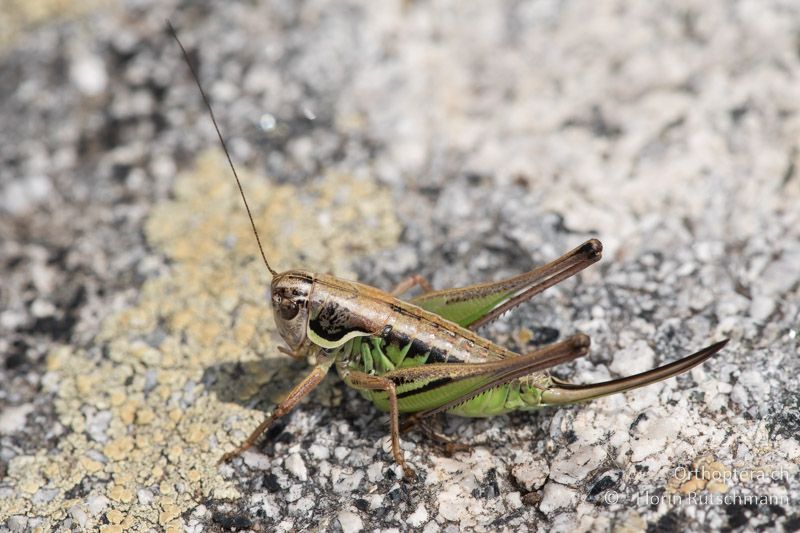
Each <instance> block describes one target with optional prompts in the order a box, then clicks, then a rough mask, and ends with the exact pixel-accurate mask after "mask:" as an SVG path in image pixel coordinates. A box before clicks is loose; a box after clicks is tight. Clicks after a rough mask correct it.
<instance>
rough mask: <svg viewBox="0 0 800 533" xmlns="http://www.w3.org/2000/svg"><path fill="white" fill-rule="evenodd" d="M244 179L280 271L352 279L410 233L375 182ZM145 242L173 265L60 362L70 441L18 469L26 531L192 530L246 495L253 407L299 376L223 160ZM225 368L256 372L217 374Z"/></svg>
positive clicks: (18, 507)
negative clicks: (194, 512)
mask: <svg viewBox="0 0 800 533" xmlns="http://www.w3.org/2000/svg"><path fill="white" fill-rule="evenodd" d="M242 181H243V185H244V187H245V190H246V191H247V195H248V200H249V201H250V204H251V207H252V209H253V214H254V217H255V219H256V224H257V226H258V228H259V230H260V232H261V237H262V242H263V243H264V246H265V250H266V252H267V254H268V255H269V259H270V261H271V262H272V264H273V266H275V267H276V268H277V269H279V270H281V269H286V268H290V267H300V266H302V267H306V268H308V269H311V270H316V271H324V272H334V273H336V274H338V275H342V276H347V275H348V274H350V273H349V272H348V270H347V265H348V264H349V263H350V262H351V261H352V259H353V257H354V255H357V254H359V253H362V252H368V251H372V250H375V249H377V248H380V247H384V246H387V245H389V244H391V243H393V242H395V241H396V239H397V237H398V235H399V227H398V224H397V222H396V221H395V218H394V215H393V212H392V208H391V203H390V198H389V196H388V195H387V194H386V193H385V192H383V191H380V190H378V189H377V188H376V186H375V185H374V184H373V183H371V182H369V181H367V180H364V179H356V178H354V177H352V176H342V175H335V174H330V175H327V176H325V177H324V178H323V179H321V180H320V181H319V182H318V183H316V184H313V185H310V186H308V187H306V188H303V189H298V188H296V187H294V186H290V185H281V186H276V185H270V184H269V182H268V180H267V179H266V178H264V177H263V176H254V175H247V174H245V175H244V176H243V177H242ZM145 233H146V236H147V239H148V241H149V243H150V244H151V245H152V246H153V247H154V248H155V249H156V251H157V253H160V254H164V255H165V256H166V257H167V259H168V261H167V267H166V268H165V269H164V272H163V273H162V274H161V275H160V276H158V277H155V278H153V279H149V280H148V281H147V282H146V283H144V285H143V286H142V288H141V292H140V294H139V296H138V299H137V302H136V304H135V305H134V306H132V307H129V308H126V309H122V310H119V311H117V312H113V313H110V314H109V316H108V317H107V318H106V319H105V320H104V322H103V323H102V325H101V327H100V331H99V334H98V335H97V339H96V347H97V348H98V349H96V350H90V351H84V350H78V349H75V348H73V347H70V346H65V347H61V348H58V349H55V350H54V351H53V352H52V353H51V354H50V356H49V359H48V366H49V368H48V370H49V372H48V374H47V376H46V378H45V382H46V383H47V384H48V386H49V387H51V389H52V390H54V391H55V392H56V397H57V400H56V410H57V413H58V416H59V420H60V423H61V424H63V425H64V426H65V427H66V428H67V429H68V431H67V432H66V434H67V436H66V437H64V438H62V439H61V440H60V441H59V443H58V445H57V448H56V449H53V450H41V451H39V452H38V453H37V454H36V455H33V456H19V457H16V458H14V459H13V460H12V461H11V463H10V465H9V468H8V476H9V478H10V480H11V481H12V483H13V484H14V485H15V486H16V487H18V489H19V490H18V491H17V494H16V495H15V496H14V497H13V498H12V499H10V500H6V501H4V502H2V503H0V517H6V516H13V515H24V516H29V517H40V520H34V521H32V522H29V523H30V524H35V525H37V526H38V527H40V528H42V529H49V528H51V527H52V526H53V525H55V524H58V523H60V522H61V521H62V520H65V519H72V520H73V523H77V524H79V525H81V527H82V528H85V529H96V528H100V529H101V530H104V531H122V530H132V531H137V530H150V529H151V528H153V527H160V528H163V529H164V530H167V531H178V530H181V531H182V530H183V525H184V524H183V520H184V518H183V516H184V513H185V512H186V511H187V510H190V509H192V508H193V507H195V506H196V505H198V503H199V502H200V501H202V500H204V499H206V498H236V497H237V496H238V493H237V491H236V489H235V487H234V484H233V483H232V482H230V481H229V480H226V479H224V478H223V477H222V476H221V475H220V472H219V467H218V466H217V464H216V462H217V460H218V459H219V457H220V455H221V454H222V453H223V452H224V451H226V450H230V449H232V448H233V447H234V446H235V445H236V444H238V440H239V438H240V436H241V434H242V432H247V431H249V429H251V428H253V427H255V425H256V424H257V423H258V422H259V421H260V419H261V417H262V416H263V413H262V412H260V411H257V410H251V409H247V408H244V407H242V406H241V403H244V402H245V401H247V400H248V399H250V398H252V397H254V396H255V395H257V394H259V395H261V396H260V397H261V398H263V399H267V400H269V401H275V400H276V399H278V398H279V396H280V395H281V394H282V393H283V392H285V391H286V389H287V387H288V386H289V384H290V382H291V381H293V380H296V379H297V378H298V376H296V375H294V374H293V373H292V372H291V368H290V367H289V366H287V365H286V364H284V361H283V359H278V358H285V356H283V355H281V354H280V353H279V352H278V351H277V349H276V348H277V343H278V339H277V334H276V333H275V332H274V329H273V322H272V316H271V311H270V309H269V307H268V301H267V290H268V283H269V276H268V274H267V272H266V269H265V268H264V265H263V264H262V263H261V261H260V257H259V256H258V250H257V247H256V244H255V241H254V238H253V235H252V231H251V229H250V225H249V222H248V220H247V218H246V216H245V213H244V210H243V208H242V205H241V199H240V198H239V196H238V191H237V190H236V188H235V186H234V185H233V184H232V183H231V178H230V176H229V171H228V169H227V168H226V166H225V165H224V164H223V159H222V158H221V157H220V156H219V154H217V153H213V154H206V155H204V156H203V157H201V158H200V159H199V160H198V162H197V165H196V169H195V170H194V171H193V172H191V173H188V174H185V175H183V176H181V177H179V178H178V180H177V183H176V185H175V190H174V198H173V199H172V200H170V201H167V202H164V203H163V204H161V205H158V206H155V208H154V209H153V211H152V213H151V215H150V217H149V218H148V220H147V222H146V226H145ZM226 363H227V364H230V365H231V366H237V365H238V367H239V368H241V369H244V370H245V371H244V372H241V371H240V372H237V373H235V375H234V373H230V374H228V373H225V372H220V371H219V370H218V369H219V368H222V367H224V365H225V364H226ZM215 369H216V370H215ZM208 372H214V373H215V374H214V376H215V385H214V388H209V387H207V386H206V384H204V382H203V381H204V376H207V375H208V374H207V373H208ZM87 487H88V489H87Z"/></svg>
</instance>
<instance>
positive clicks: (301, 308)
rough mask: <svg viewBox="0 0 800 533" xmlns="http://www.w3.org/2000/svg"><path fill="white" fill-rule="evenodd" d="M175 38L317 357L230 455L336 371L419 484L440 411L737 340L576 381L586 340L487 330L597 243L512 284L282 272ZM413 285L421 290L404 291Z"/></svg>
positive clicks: (283, 312)
mask: <svg viewBox="0 0 800 533" xmlns="http://www.w3.org/2000/svg"><path fill="white" fill-rule="evenodd" d="M167 26H168V30H169V32H170V33H171V34H172V36H173V37H174V38H175V40H176V41H177V43H178V46H179V47H180V49H181V52H182V53H183V56H184V59H185V61H186V63H187V65H188V66H189V69H190V71H191V73H192V76H193V78H194V80H195V82H196V83H197V86H198V88H199V90H200V94H201V96H202V98H203V101H204V103H205V106H206V107H207V109H208V112H209V115H210V117H211V120H212V122H213V124H214V128H215V130H216V132H217V135H218V137H219V140H220V143H221V145H222V148H223V151H224V152H225V155H226V157H227V159H228V163H229V165H230V168H231V171H232V174H233V177H234V179H235V181H236V185H237V187H238V189H239V193H240V195H241V197H242V201H243V204H244V207H245V211H246V212H247V215H248V217H249V219H250V224H251V226H252V228H253V235H254V236H255V240H256V244H257V245H258V249H259V252H260V253H261V258H262V260H263V262H264V265H265V266H266V269H267V271H268V272H269V275H270V276H271V278H272V279H271V283H270V289H271V291H270V294H271V296H270V299H271V304H272V310H273V314H274V319H275V325H276V327H277V330H278V332H279V333H280V335H281V337H282V338H283V340H284V341H285V342H286V344H287V345H288V348H283V347H281V348H280V350H281V351H282V352H284V353H285V354H287V355H290V356H292V357H296V358H305V359H308V360H309V361H314V366H313V368H312V369H311V372H309V373H308V375H307V376H306V377H305V378H303V379H302V380H301V381H300V382H299V383H298V384H297V385H296V386H295V387H294V388H293V389H292V390H291V391H290V392H289V394H288V395H287V397H286V399H284V400H283V401H282V402H281V403H280V404H279V405H278V406H277V407H275V409H274V411H273V412H272V414H270V415H269V416H267V417H266V419H265V420H264V421H263V422H262V423H261V424H260V425H259V426H258V427H257V428H256V429H255V430H253V432H252V433H251V434H250V436H249V437H248V438H247V439H246V440H245V441H244V442H243V443H242V444H241V445H240V446H239V447H238V448H236V449H235V450H232V451H230V452H228V453H226V454H224V455H223V456H222V458H221V459H220V462H224V461H227V460H229V459H231V458H234V457H236V456H238V455H240V454H241V453H242V452H244V451H245V450H247V449H248V448H250V447H251V446H253V444H255V443H256V441H257V440H258V438H259V436H260V435H261V434H262V433H264V432H265V431H267V430H268V429H269V428H270V427H271V426H272V425H273V424H274V423H275V421H276V420H278V419H279V418H281V417H282V416H285V415H286V414H287V413H289V411H291V410H292V409H293V408H294V407H295V406H296V405H297V404H298V403H300V401H301V400H302V399H303V398H304V397H306V396H307V395H308V394H309V393H310V392H311V391H312V390H314V388H315V387H316V386H317V385H319V384H320V383H321V382H322V380H323V379H324V378H325V376H326V375H327V374H328V372H329V371H330V369H331V368H333V367H335V368H336V371H337V373H338V374H339V376H340V377H341V379H342V380H343V381H344V382H345V383H346V384H347V385H348V386H350V387H352V388H354V389H356V390H358V391H359V392H360V393H361V394H362V395H363V396H364V397H365V398H366V399H368V400H369V401H371V402H372V403H373V404H375V406H376V407H377V408H378V409H380V410H382V411H387V412H388V413H389V431H390V435H391V449H392V455H393V457H394V460H395V461H396V463H397V464H398V465H399V466H400V467H401V468H402V470H403V473H404V475H405V476H406V477H408V478H409V479H413V478H414V477H415V474H414V471H413V470H412V469H411V468H410V467H409V466H408V464H407V463H406V461H405V459H404V457H403V453H402V451H401V449H400V433H401V427H400V421H399V419H400V414H401V413H402V414H403V415H408V418H407V420H406V421H405V424H404V426H403V428H402V429H403V430H405V429H408V428H410V427H412V426H413V425H415V424H416V423H418V422H421V421H424V420H425V419H426V418H427V417H430V416H432V415H435V414H437V413H449V414H453V415H458V416H464V417H488V416H494V415H500V414H503V413H508V412H511V411H517V410H533V409H538V408H539V407H544V406H557V405H565V404H571V403H575V402H581V401H585V400H590V399H594V398H598V397H601V396H605V395H608V394H614V393H618V392H624V391H628V390H631V389H635V388H637V387H642V386H645V385H649V384H651V383H655V382H658V381H661V380H664V379H668V378H671V377H674V376H677V375H679V374H681V373H683V372H686V371H687V370H689V369H690V368H692V367H694V366H696V365H699V364H701V363H702V362H704V361H705V360H706V359H708V358H709V357H711V356H712V355H714V354H715V353H717V352H718V351H719V350H721V349H722V348H723V346H725V344H726V343H727V342H728V339H725V340H722V341H720V342H717V343H714V344H711V345H710V346H708V347H706V348H703V349H702V350H700V351H698V352H696V353H694V354H692V355H689V356H687V357H684V358H682V359H679V360H677V361H674V362H672V363H670V364H667V365H664V366H661V367H658V368H655V369H653V370H649V371H647V372H642V373H640V374H636V375H633V376H628V377H624V378H620V379H614V380H610V381H605V382H602V383H594V384H588V385H576V384H572V383H567V382H564V381H562V380H560V379H557V378H556V377H554V376H551V375H550V374H549V373H548V372H547V370H548V369H549V368H551V367H553V366H555V365H558V364H560V363H565V362H568V361H572V360H574V359H576V358H578V357H581V356H584V355H586V354H587V353H588V351H589V344H590V340H589V337H588V336H587V335H584V334H581V333H578V334H576V335H573V336H571V337H569V338H568V339H566V340H564V341H561V342H557V343H554V344H551V345H548V346H545V347H543V348H540V349H537V350H533V351H531V352H528V353H522V354H520V353H516V352H513V351H511V350H509V349H506V348H504V347H502V346H499V345H497V344H495V343H493V342H492V341H490V340H488V339H486V338H484V337H481V336H480V335H478V334H477V333H476V330H478V329H479V328H480V327H481V326H483V325H484V324H486V323H488V322H490V321H492V320H494V319H496V318H497V317H499V316H500V315H501V314H503V313H505V312H506V311H508V310H510V309H512V308H513V307H516V306H518V305H520V304H521V303H523V302H525V301H527V300H529V299H531V298H533V297H534V296H536V295H537V294H539V293H541V292H542V291H544V290H545V289H547V288H549V287H552V286H553V285H556V284H557V283H559V282H561V281H563V280H565V279H567V278H569V277H571V276H573V275H575V274H577V273H578V272H580V271H581V270H583V269H584V268H586V267H588V266H589V265H591V264H593V263H595V262H597V261H598V260H600V257H601V255H602V250H603V247H602V245H601V243H600V241H598V240H597V239H590V240H588V241H586V242H585V243H583V244H582V245H580V246H578V247H577V248H575V249H574V250H572V251H570V252H568V253H566V254H564V255H563V256H562V257H560V258H558V259H556V260H554V261H552V262H550V263H547V264H546V265H543V266H540V267H538V268H535V269H534V270H531V271H529V272H526V273H524V274H520V275H518V276H514V277H511V278H508V279H504V280H501V281H497V282H493V283H481V284H477V285H470V286H467V287H460V288H454V289H445V290H433V288H432V287H431V286H430V284H428V282H427V281H425V279H424V278H422V277H421V276H418V275H417V276H412V277H409V278H408V279H406V280H405V281H403V282H401V283H400V284H398V285H397V286H396V287H395V288H394V289H393V290H391V291H390V292H384V291H382V290H380V289H377V288H374V287H371V286H368V285H364V284H362V283H357V282H355V281H347V280H344V279H340V278H337V277H335V276H332V275H329V274H319V273H313V272H309V271H306V270H300V269H297V270H287V271H285V272H278V271H276V270H275V269H274V268H273V267H272V266H271V265H270V263H269V261H268V260H267V256H266V254H265V253H264V249H263V247H262V245H261V239H260V237H259V235H258V230H257V229H256V225H255V222H254V220H253V216H252V213H251V211H250V207H249V205H248V203H247V198H246V197H245V194H244V189H243V188H242V184H241V182H240V180H239V176H238V174H237V173H236V168H235V166H234V164H233V161H232V160H231V157H230V153H229V152H228V149H227V146H226V144H225V140H224V137H223V136H222V134H221V132H220V129H219V126H218V125H217V121H216V118H215V117H214V112H213V110H212V107H211V104H210V101H209V99H208V97H207V96H206V94H205V91H204V90H203V87H202V85H201V83H200V80H199V77H198V75H197V73H196V71H195V70H194V67H193V66H192V63H191V60H190V59H189V56H188V53H187V52H186V50H185V48H184V47H183V45H182V44H181V42H180V40H179V39H178V36H177V33H176V31H175V29H174V28H173V27H172V25H171V24H170V23H169V22H167ZM414 287H420V288H421V290H422V294H420V295H419V296H416V297H414V298H410V299H407V300H403V299H400V297H401V296H402V295H403V294H404V293H406V292H408V291H409V290H411V289H412V288H414Z"/></svg>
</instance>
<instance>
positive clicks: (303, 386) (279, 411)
mask: <svg viewBox="0 0 800 533" xmlns="http://www.w3.org/2000/svg"><path fill="white" fill-rule="evenodd" d="M328 368H330V367H329V366H321V365H318V366H315V367H314V369H313V370H312V371H311V373H310V374H309V375H307V376H306V377H305V378H303V381H301V382H300V383H298V384H297V385H296V386H295V388H293V389H292V390H291V391H290V392H289V395H288V396H287V397H286V399H285V400H283V401H282V402H281V403H279V404H278V406H277V407H276V408H275V410H274V411H272V414H271V415H269V416H268V417H267V418H266V419H264V421H263V422H261V424H259V425H258V427H257V428H256V429H255V430H254V431H253V432H252V433H250V436H249V437H247V439H246V440H245V441H244V442H243V443H242V444H241V445H239V447H237V448H236V449H235V450H233V451H230V452H228V453H226V454H225V455H223V456H222V457H221V458H220V460H219V461H218V463H217V464H219V463H224V462H226V461H229V460H230V459H233V458H234V457H237V456H239V455H241V454H242V453H243V452H244V451H245V450H247V449H248V448H250V447H251V446H252V445H253V444H255V443H256V441H257V440H258V437H260V436H261V434H262V433H264V432H265V431H266V430H268V429H269V428H270V426H272V424H274V423H275V421H276V420H277V419H279V418H280V417H282V416H284V415H286V414H287V413H288V412H289V411H291V410H292V409H294V407H295V406H296V405H297V404H298V403H300V400H302V399H303V398H305V397H306V396H308V393H310V392H311V391H312V390H314V389H315V388H316V387H317V385H319V384H320V383H321V382H322V380H323V379H325V375H326V374H327V373H328Z"/></svg>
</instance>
